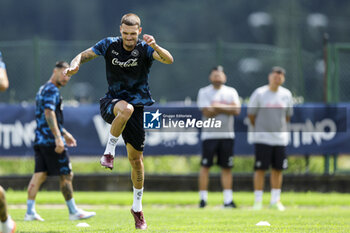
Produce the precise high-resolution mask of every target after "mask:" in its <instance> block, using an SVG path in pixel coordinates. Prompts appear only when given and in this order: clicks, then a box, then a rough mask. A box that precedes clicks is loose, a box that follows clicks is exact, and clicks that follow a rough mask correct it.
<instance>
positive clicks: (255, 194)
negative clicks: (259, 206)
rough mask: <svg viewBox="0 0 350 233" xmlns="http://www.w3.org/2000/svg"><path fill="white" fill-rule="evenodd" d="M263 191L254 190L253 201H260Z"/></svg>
mask: <svg viewBox="0 0 350 233" xmlns="http://www.w3.org/2000/svg"><path fill="white" fill-rule="evenodd" d="M263 193H264V191H262V190H255V191H254V196H255V202H262V198H263Z"/></svg>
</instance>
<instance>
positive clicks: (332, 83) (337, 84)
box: [327, 43, 350, 102]
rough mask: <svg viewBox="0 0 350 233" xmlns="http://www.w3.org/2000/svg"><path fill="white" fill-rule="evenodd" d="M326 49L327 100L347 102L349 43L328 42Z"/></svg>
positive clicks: (349, 68)
mask: <svg viewBox="0 0 350 233" xmlns="http://www.w3.org/2000/svg"><path fill="white" fill-rule="evenodd" d="M327 51H328V56H327V57H328V59H327V63H328V69H327V77H328V79H327V90H328V96H327V97H328V102H349V101H350V91H349V88H350V79H349V74H350V66H349V64H350V44H349V43H335V44H330V45H328V49H327Z"/></svg>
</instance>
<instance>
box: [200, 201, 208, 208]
mask: <svg viewBox="0 0 350 233" xmlns="http://www.w3.org/2000/svg"><path fill="white" fill-rule="evenodd" d="M206 205H207V202H206V201H204V200H201V201H200V202H199V208H204V207H205V206H206Z"/></svg>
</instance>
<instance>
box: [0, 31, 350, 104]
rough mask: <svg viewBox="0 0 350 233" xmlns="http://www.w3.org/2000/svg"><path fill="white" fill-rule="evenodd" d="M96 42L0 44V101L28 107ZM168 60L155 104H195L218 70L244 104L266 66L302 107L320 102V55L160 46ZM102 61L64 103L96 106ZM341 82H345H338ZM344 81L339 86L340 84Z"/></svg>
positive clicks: (154, 74)
mask: <svg viewBox="0 0 350 233" xmlns="http://www.w3.org/2000/svg"><path fill="white" fill-rule="evenodd" d="M94 43H96V41H47V40H41V39H38V38H36V39H33V40H25V41H11V42H0V51H1V52H2V54H3V59H4V61H5V63H6V66H7V71H8V76H9V80H10V88H9V91H7V92H5V93H1V94H0V102H23V101H27V102H32V101H34V98H35V93H36V92H37V90H38V88H39V87H40V85H42V84H43V83H44V82H46V81H47V80H48V79H49V77H50V75H51V73H52V69H53V66H54V64H55V62H56V61H57V60H67V61H70V60H71V59H72V58H73V57H74V56H75V55H76V54H78V53H79V52H80V51H82V50H84V49H86V48H88V47H91V46H92V45H94ZM160 45H161V46H163V47H165V48H166V49H168V50H169V51H170V52H171V53H172V55H173V56H174V59H175V62H174V64H172V65H164V64H161V63H159V62H154V65H153V67H152V70H151V74H150V87H151V92H152V95H153V97H154V99H155V100H156V101H158V102H167V101H180V100H184V99H185V98H187V99H191V100H195V99H196V96H197V92H198V90H199V88H201V87H203V86H205V85H208V83H209V81H208V74H209V70H210V69H211V68H212V67H213V66H216V65H218V64H221V65H223V66H224V69H225V72H226V74H227V76H228V82H227V84H228V85H230V86H233V87H235V88H236V89H237V91H238V93H239V95H240V96H241V97H242V98H243V99H245V98H248V97H249V96H250V94H251V93H252V91H253V90H254V89H255V88H257V87H259V86H261V85H264V84H266V83H267V75H268V73H269V71H270V69H271V67H272V66H275V65H280V66H283V67H285V68H286V70H287V75H286V83H285V86H286V87H287V88H289V89H290V90H291V91H292V93H293V95H294V96H299V97H302V98H303V99H304V100H305V101H308V102H321V101H322V100H323V66H322V64H323V62H322V50H320V53H318V54H314V53H309V52H307V51H303V50H301V49H289V48H278V47H274V46H270V45H260V44H236V43H227V42H221V41H216V42H214V43H202V44H201V43H181V44H180V43H161V42H160ZM104 67H105V65H104V59H103V58H98V59H95V60H93V61H90V62H89V63H87V64H84V65H83V66H82V67H81V69H80V71H79V73H78V74H77V75H76V76H74V77H73V78H72V80H71V82H70V83H69V84H68V85H67V87H65V88H63V89H62V94H63V96H64V98H65V99H66V100H67V99H80V100H81V99H83V100H87V101H92V102H93V101H96V100H97V99H98V98H99V97H100V96H102V95H103V94H104V93H105V92H106V90H107V82H106V78H105V68H104ZM344 79H345V78H344ZM344 82H345V81H344Z"/></svg>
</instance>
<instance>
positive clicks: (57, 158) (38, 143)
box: [24, 61, 95, 221]
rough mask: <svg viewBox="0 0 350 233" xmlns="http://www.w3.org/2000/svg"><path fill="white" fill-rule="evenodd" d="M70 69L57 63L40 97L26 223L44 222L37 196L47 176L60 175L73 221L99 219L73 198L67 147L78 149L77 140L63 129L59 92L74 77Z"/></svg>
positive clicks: (61, 185)
mask: <svg viewBox="0 0 350 233" xmlns="http://www.w3.org/2000/svg"><path fill="white" fill-rule="evenodd" d="M68 67H69V65H68V63H67V62H64V61H59V62H57V63H56V65H55V68H54V69H53V73H52V75H51V78H50V80H49V81H48V82H47V83H46V84H44V85H43V86H41V87H40V89H39V91H38V93H37V94H36V110H35V119H36V123H37V127H36V129H35V140H34V151H35V172H34V175H33V177H32V179H31V181H30V183H29V185H28V200H27V212H26V214H25V217H24V220H25V221H34V220H37V221H44V219H42V218H41V216H40V215H39V214H37V213H36V211H35V197H36V194H37V192H38V190H39V188H40V186H41V184H42V183H43V182H44V181H45V180H46V177H47V176H56V175H59V176H60V187H61V191H62V194H63V196H64V198H65V200H66V204H67V207H68V210H69V219H70V220H79V219H85V218H90V217H92V216H95V212H86V211H84V210H81V209H78V208H77V206H76V205H75V201H74V198H73V187H72V179H73V174H72V172H71V164H70V162H69V157H68V152H67V150H66V149H65V144H66V145H67V146H76V141H75V139H74V137H73V136H72V135H71V134H70V133H68V131H67V130H65V129H64V128H63V115H62V98H61V96H60V92H59V88H61V87H63V86H65V85H66V84H67V83H68V81H69V80H70V77H68V76H67V75H64V74H63V71H64V70H65V69H67V68H68Z"/></svg>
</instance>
